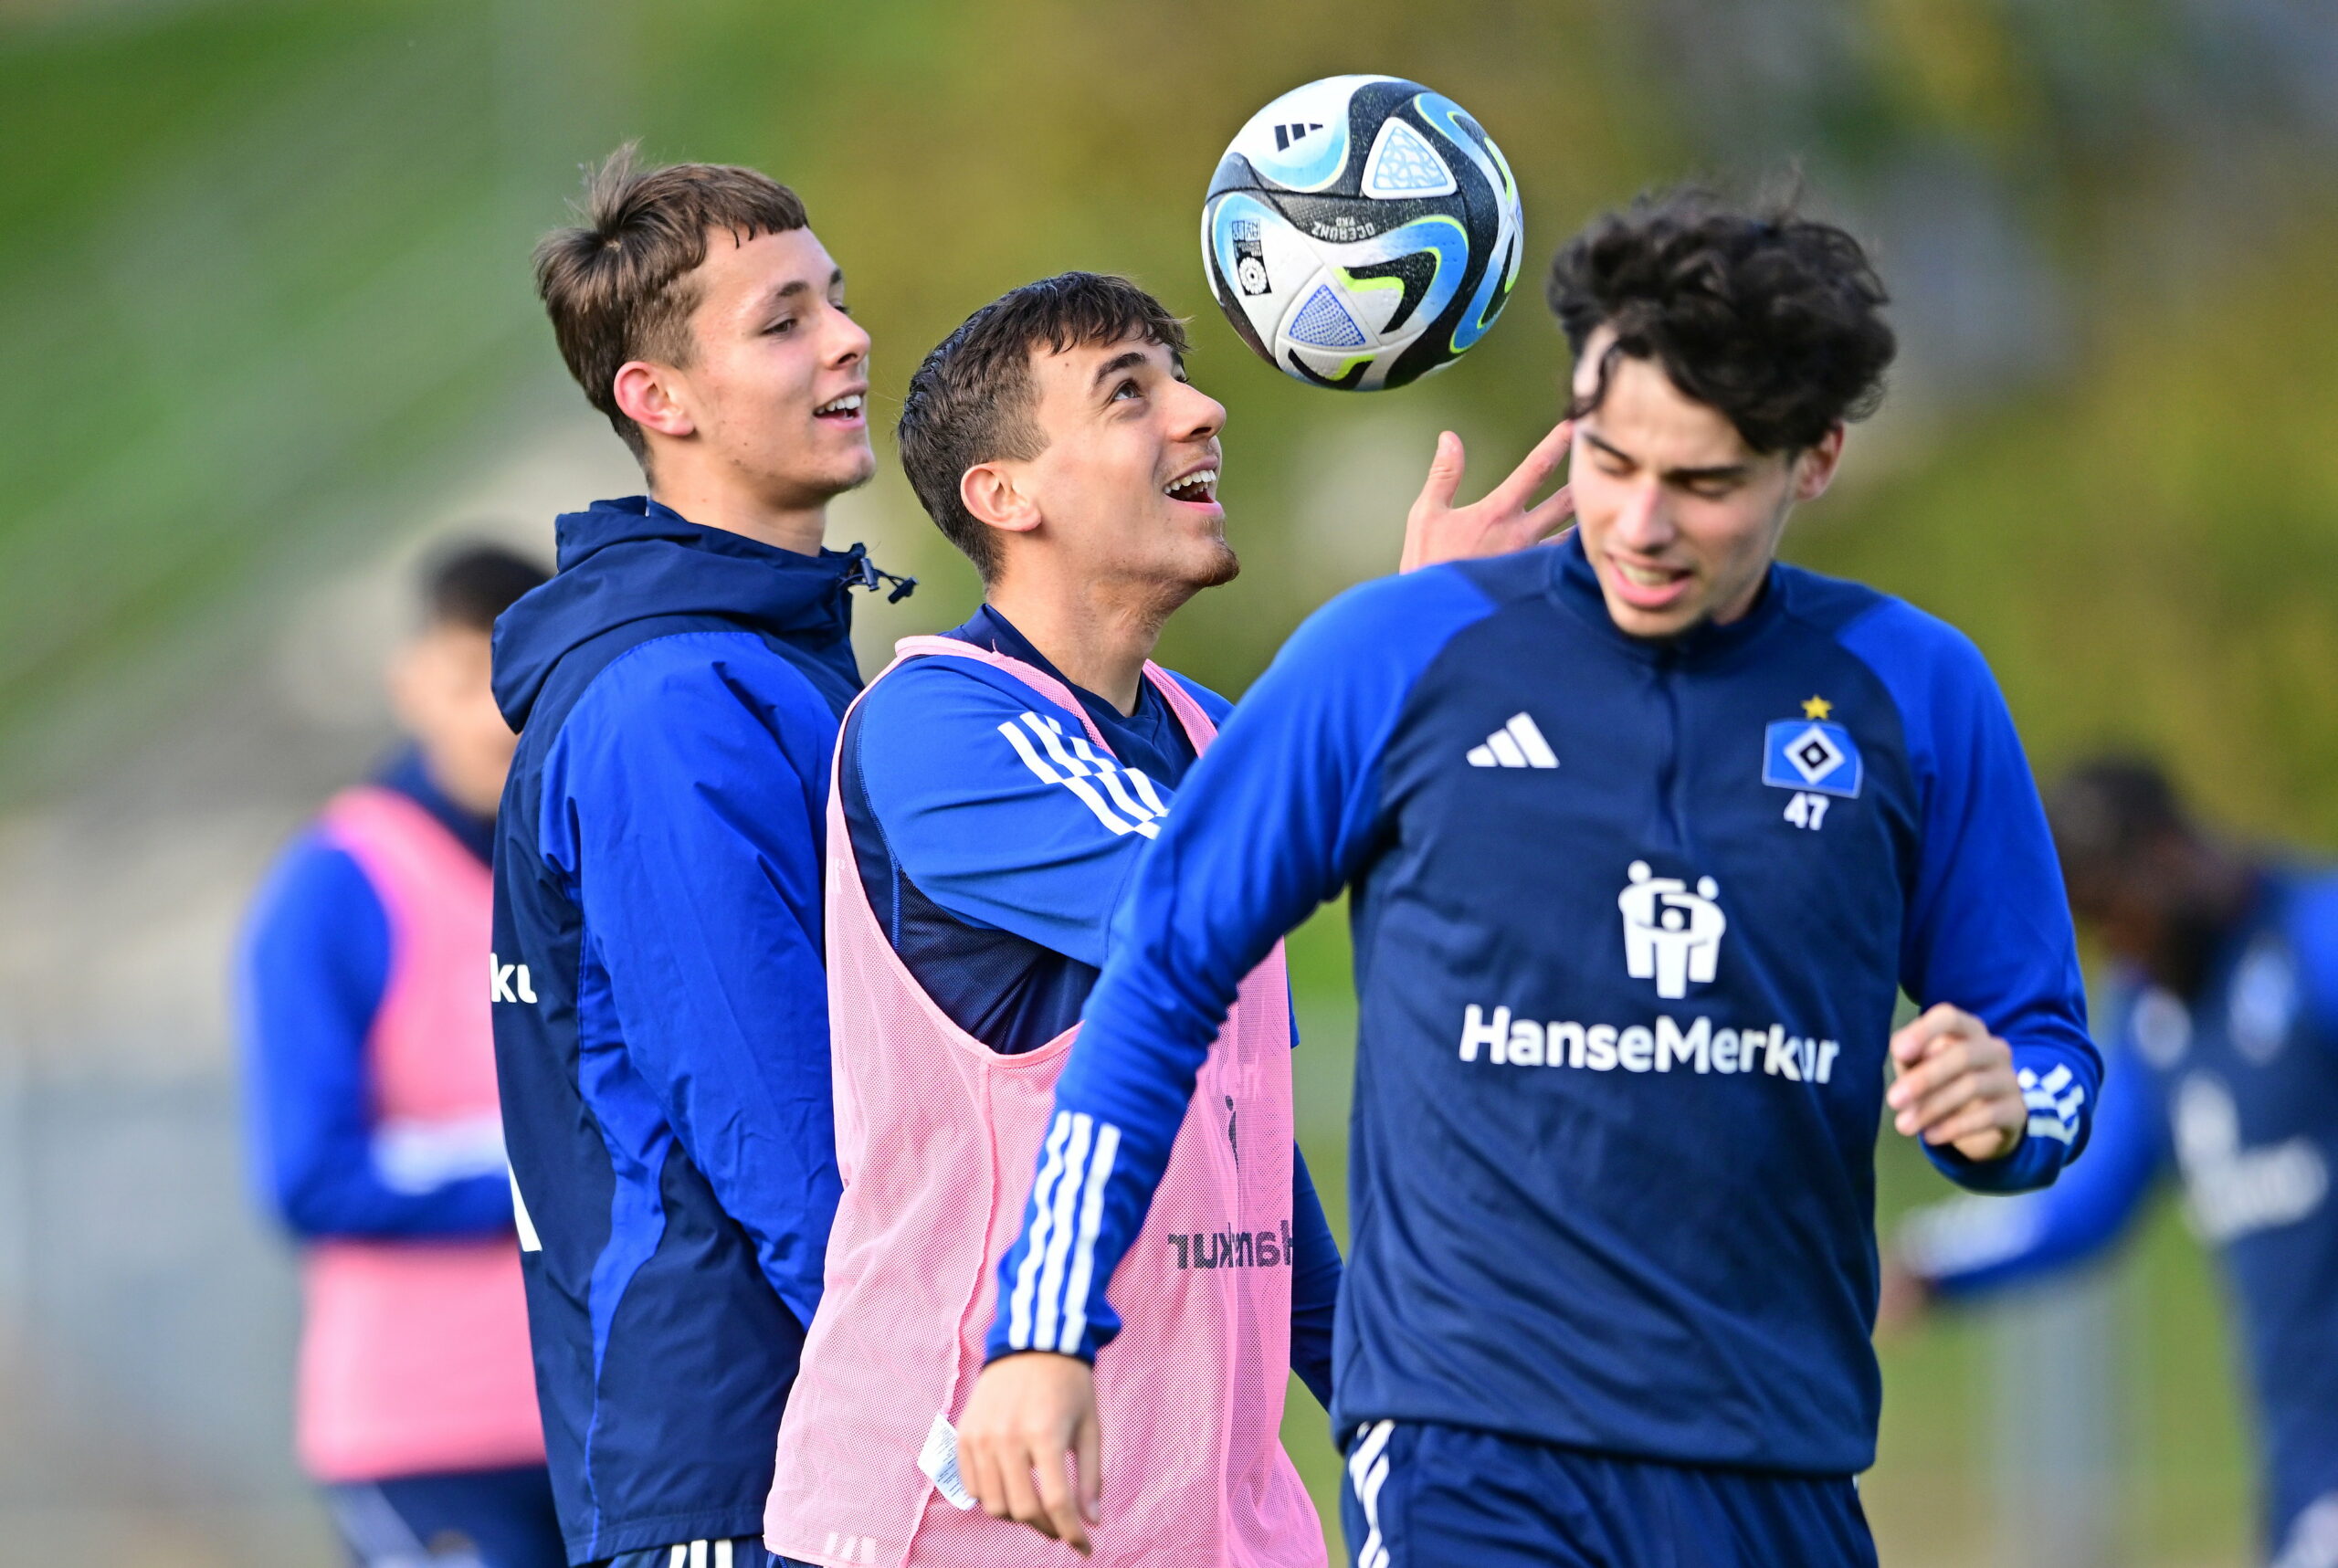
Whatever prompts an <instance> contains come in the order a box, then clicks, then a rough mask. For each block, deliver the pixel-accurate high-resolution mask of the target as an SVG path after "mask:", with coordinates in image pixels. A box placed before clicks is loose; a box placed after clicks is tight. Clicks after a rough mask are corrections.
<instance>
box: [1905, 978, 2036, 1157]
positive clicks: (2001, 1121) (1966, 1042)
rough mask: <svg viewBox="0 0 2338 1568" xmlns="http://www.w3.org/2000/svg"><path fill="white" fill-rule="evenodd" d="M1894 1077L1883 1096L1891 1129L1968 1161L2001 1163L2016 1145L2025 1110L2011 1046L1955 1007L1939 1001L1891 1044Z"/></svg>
mask: <svg viewBox="0 0 2338 1568" xmlns="http://www.w3.org/2000/svg"><path fill="white" fill-rule="evenodd" d="M1891 1064H1892V1066H1893V1067H1894V1068H1897V1069H1898V1077H1897V1079H1895V1080H1894V1081H1893V1083H1892V1085H1891V1089H1890V1093H1888V1094H1886V1095H1885V1096H1884V1099H1885V1100H1886V1102H1887V1103H1889V1104H1890V1107H1891V1109H1892V1111H1893V1113H1894V1114H1893V1117H1892V1122H1891V1124H1892V1126H1894V1127H1895V1128H1897V1129H1899V1131H1901V1132H1902V1133H1903V1134H1905V1135H1906V1136H1908V1137H1911V1138H1918V1137H1921V1138H1922V1139H1923V1141H1924V1142H1927V1143H1931V1144H1933V1145H1939V1144H1943V1143H1946V1144H1950V1145H1953V1146H1954V1148H1955V1150H1956V1152H1958V1153H1960V1154H1962V1155H1964V1157H1965V1158H1966V1159H1968V1160H2001V1159H2003V1158H2004V1157H2005V1156H2006V1155H2007V1154H2010V1153H2012V1152H2014V1150H2015V1149H2016V1148H2017V1147H2018V1146H2019V1145H2020V1143H2021V1135H2022V1132H2023V1131H2024V1130H2025V1129H2026V1128H2027V1126H2028V1124H2029V1110H2028V1107H2027V1104H2026V1103H2025V1102H2024V1101H2023V1100H2022V1097H2021V1084H2020V1082H2019V1080H2018V1079H2016V1078H2015V1076H2014V1067H2013V1047H2011V1046H2008V1045H2006V1043H2005V1041H2003V1040H2001V1039H1999V1038H1997V1037H1996V1036H1995V1035H1992V1034H1991V1033H1989V1026H1987V1025H1986V1024H1984V1023H1983V1022H1981V1020H1980V1019H1978V1018H1976V1017H1975V1016H1973V1015H1972V1014H1970V1013H1967V1012H1965V1011H1964V1009H1963V1008H1961V1007H1952V1006H1950V1005H1948V1004H1947V1003H1945V1002H1942V1003H1939V1004H1936V1005H1933V1006H1932V1007H1930V1008H1927V1009H1926V1010H1925V1012H1924V1014H1923V1016H1922V1017H1920V1018H1918V1019H1917V1020H1916V1021H1915V1022H1914V1023H1912V1024H1910V1025H1909V1026H1907V1027H1906V1028H1904V1029H1901V1031H1900V1032H1899V1033H1898V1034H1896V1035H1893V1036H1892V1037H1891Z"/></svg>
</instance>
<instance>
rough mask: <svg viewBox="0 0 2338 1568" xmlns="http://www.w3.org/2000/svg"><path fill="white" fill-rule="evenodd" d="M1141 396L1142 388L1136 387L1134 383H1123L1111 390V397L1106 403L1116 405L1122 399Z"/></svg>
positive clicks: (1142, 393)
mask: <svg viewBox="0 0 2338 1568" xmlns="http://www.w3.org/2000/svg"><path fill="white" fill-rule="evenodd" d="M1143 395H1144V390H1143V388H1142V387H1140V386H1138V385H1137V384H1136V383H1135V382H1133V381H1124V382H1122V383H1121V384H1120V385H1118V386H1116V387H1114V388H1112V395H1111V398H1110V399H1108V401H1110V402H1113V403H1118V402H1120V401H1121V400H1122V398H1124V397H1142V396H1143Z"/></svg>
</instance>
